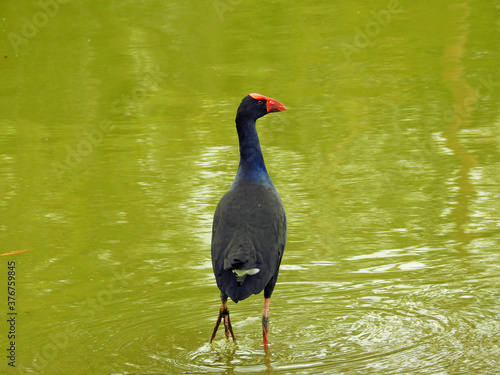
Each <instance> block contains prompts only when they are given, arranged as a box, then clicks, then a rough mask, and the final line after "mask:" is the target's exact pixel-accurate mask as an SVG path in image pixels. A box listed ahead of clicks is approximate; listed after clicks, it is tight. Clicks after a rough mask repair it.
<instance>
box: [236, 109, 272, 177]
mask: <svg viewBox="0 0 500 375" xmlns="http://www.w3.org/2000/svg"><path fill="white" fill-rule="evenodd" d="M236 130H237V131H238V138H239V141H240V165H239V167H238V173H237V174H236V178H235V179H234V182H233V186H234V185H237V184H238V183H240V182H242V181H243V180H247V181H248V182H251V183H255V184H262V185H270V186H272V185H273V183H272V182H271V178H270V177H269V174H268V173H267V170H266V165H265V164H264V157H263V156H262V150H261V148H260V142H259V136H258V135H257V129H256V128H255V120H254V119H250V118H239V117H236Z"/></svg>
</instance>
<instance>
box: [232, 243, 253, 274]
mask: <svg viewBox="0 0 500 375" xmlns="http://www.w3.org/2000/svg"><path fill="white" fill-rule="evenodd" d="M256 261H257V253H256V251H255V247H254V245H253V244H252V242H250V241H240V242H238V243H236V244H235V243H234V242H233V244H231V245H230V247H229V251H228V253H227V255H226V257H225V258H224V269H225V270H228V271H233V270H249V269H252V268H255V267H256Z"/></svg>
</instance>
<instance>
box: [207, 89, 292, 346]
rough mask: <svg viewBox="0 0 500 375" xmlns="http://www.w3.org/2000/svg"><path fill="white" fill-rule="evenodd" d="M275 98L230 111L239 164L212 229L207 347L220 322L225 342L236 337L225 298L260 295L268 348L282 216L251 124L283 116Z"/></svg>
mask: <svg viewBox="0 0 500 375" xmlns="http://www.w3.org/2000/svg"><path fill="white" fill-rule="evenodd" d="M285 110H286V107H285V106H284V105H283V104H281V103H280V102H278V101H277V100H275V99H272V98H269V97H267V96H264V95H260V94H256V93H251V94H248V95H247V96H246V97H244V98H243V100H242V101H241V103H240V105H239V107H238V110H237V112H236V131H237V133H238V139H239V151H240V162H239V166H238V170H237V173H236V177H235V179H234V181H233V183H232V185H231V186H230V188H229V190H228V191H227V192H226V193H225V194H224V195H223V196H222V198H221V199H220V201H219V203H218V205H217V208H216V210H215V214H214V219H213V225H212V242H211V255H212V267H213V271H214V274H215V279H216V281H217V286H218V287H219V289H220V298H221V301H222V305H221V307H220V310H219V316H218V318H217V322H216V324H215V327H214V330H213V332H212V336H211V338H210V342H212V341H213V340H214V338H215V335H216V333H217V329H218V328H219V325H220V324H221V322H222V321H223V322H224V329H225V337H226V339H229V334H230V335H231V338H232V340H233V341H234V342H236V338H235V336H234V332H233V329H232V326H231V320H230V319H229V310H228V305H227V301H228V297H229V298H231V300H232V301H233V302H235V303H238V301H242V300H244V299H246V298H247V297H249V296H251V295H252V294H259V293H261V292H262V291H264V309H263V312H262V340H263V341H262V342H263V346H264V348H265V349H268V345H269V339H268V336H269V307H270V302H271V294H272V293H273V290H274V287H275V285H276V281H277V279H278V272H279V267H280V263H281V259H282V257H283V252H284V250H285V243H286V225H287V223H286V214H285V209H284V206H283V203H282V201H281V198H280V196H279V194H278V191H277V190H276V188H275V187H274V185H273V183H272V181H271V178H270V176H269V174H268V172H267V169H266V165H265V163H264V157H263V155H262V150H261V147H260V142H259V137H258V135H257V130H256V121H257V119H259V118H260V117H262V116H264V115H266V114H268V113H271V112H282V111H285Z"/></svg>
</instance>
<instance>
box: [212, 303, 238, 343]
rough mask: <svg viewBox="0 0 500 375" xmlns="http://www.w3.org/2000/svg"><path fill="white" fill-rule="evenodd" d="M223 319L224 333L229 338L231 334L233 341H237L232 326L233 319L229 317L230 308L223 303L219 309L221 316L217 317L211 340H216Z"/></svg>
mask: <svg viewBox="0 0 500 375" xmlns="http://www.w3.org/2000/svg"><path fill="white" fill-rule="evenodd" d="M221 321H224V335H225V336H226V339H229V335H231V338H232V339H233V341H234V342H236V337H235V336H234V332H233V327H232V326H231V320H230V319H229V310H228V308H227V305H226V304H222V306H221V308H220V310H219V317H218V318H217V322H216V323H215V327H214V331H213V332H212V336H211V337H210V342H212V341H213V340H214V338H215V335H216V334H217V330H218V329H219V325H220V323H221Z"/></svg>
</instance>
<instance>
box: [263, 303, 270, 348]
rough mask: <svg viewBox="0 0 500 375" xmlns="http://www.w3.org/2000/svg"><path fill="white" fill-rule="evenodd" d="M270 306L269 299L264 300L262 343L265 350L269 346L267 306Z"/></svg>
mask: <svg viewBox="0 0 500 375" xmlns="http://www.w3.org/2000/svg"><path fill="white" fill-rule="evenodd" d="M270 304H271V297H269V298H266V299H264V311H263V312H262V342H263V344H264V349H267V346H268V344H269V339H268V336H269V305H270Z"/></svg>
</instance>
